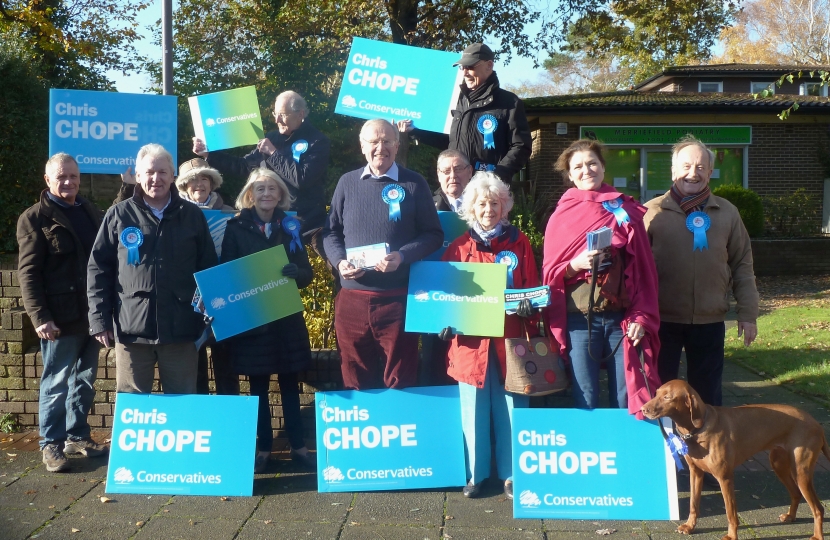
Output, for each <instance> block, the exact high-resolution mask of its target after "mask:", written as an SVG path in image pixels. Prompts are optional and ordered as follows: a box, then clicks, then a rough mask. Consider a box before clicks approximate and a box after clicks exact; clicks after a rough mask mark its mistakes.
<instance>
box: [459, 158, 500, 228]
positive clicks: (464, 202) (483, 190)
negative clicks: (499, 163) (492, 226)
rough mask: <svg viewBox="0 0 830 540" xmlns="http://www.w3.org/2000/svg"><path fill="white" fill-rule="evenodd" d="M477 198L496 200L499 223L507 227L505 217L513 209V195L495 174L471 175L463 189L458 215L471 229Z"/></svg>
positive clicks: (474, 220) (480, 173)
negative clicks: (499, 204)
mask: <svg viewBox="0 0 830 540" xmlns="http://www.w3.org/2000/svg"><path fill="white" fill-rule="evenodd" d="M479 197H487V198H488V199H496V200H498V201H499V202H500V203H501V216H500V218H499V221H500V222H501V223H502V225H507V224H508V223H509V222H508V221H507V215H508V214H509V213H510V210H511V209H512V208H513V194H511V193H510V188H509V187H508V186H507V184H505V183H504V182H502V180H501V178H499V177H498V176H497V175H496V174H495V173H492V172H484V171H479V172H477V173H475V174H474V175H473V178H472V179H471V180H470V183H469V184H467V187H465V188H464V192H463V193H462V194H461V209H460V210H459V211H458V215H460V216H461V219H463V220H464V221H466V222H467V224H468V225H469V226H470V227H472V226H473V224H474V223H475V222H476V221H477V220H476V216H475V203H476V200H478V198H479Z"/></svg>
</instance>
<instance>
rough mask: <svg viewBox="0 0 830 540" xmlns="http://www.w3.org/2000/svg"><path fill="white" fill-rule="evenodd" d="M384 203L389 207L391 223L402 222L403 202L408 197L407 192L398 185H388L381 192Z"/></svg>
mask: <svg viewBox="0 0 830 540" xmlns="http://www.w3.org/2000/svg"><path fill="white" fill-rule="evenodd" d="M380 195H381V197H382V198H383V202H385V203H386V204H388V205H389V221H400V220H401V202H402V201H403V200H404V198H405V197H406V191H405V190H404V189H403V187H401V186H399V185H398V184H387V185H385V186H384V187H383V191H382V192H381V194H380Z"/></svg>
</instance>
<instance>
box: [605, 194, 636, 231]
mask: <svg viewBox="0 0 830 540" xmlns="http://www.w3.org/2000/svg"><path fill="white" fill-rule="evenodd" d="M602 207H603V208H605V209H606V210H608V211H609V212H611V213H612V214H614V217H615V218H616V220H617V225H622V224H623V223H629V222H630V221H631V220H630V219H629V218H628V212H626V211H625V209H624V208H623V199H622V197H617V198H616V199H614V200H613V201H604V202H603V203H602Z"/></svg>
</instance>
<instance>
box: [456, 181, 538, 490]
mask: <svg viewBox="0 0 830 540" xmlns="http://www.w3.org/2000/svg"><path fill="white" fill-rule="evenodd" d="M461 200H462V202H461V210H459V214H460V215H461V217H462V218H464V219H465V220H466V221H467V223H468V224H469V225H470V230H469V231H467V232H466V233H464V235H463V236H461V237H459V238H458V239H456V240H455V241H454V242H453V243H452V244H451V245H450V247H449V248H447V251H446V252H445V253H444V257H443V260H445V261H452V262H473V263H497V264H508V265H509V267H508V270H507V273H508V278H507V284H506V285H507V287H508V288H516V289H524V288H529V287H536V286H538V285H539V274H538V271H537V269H536V260H535V259H534V258H533V251H532V250H531V248H530V242H529V241H528V239H527V237H526V236H525V235H524V233H522V232H521V231H520V230H519V229H517V228H516V227H514V226H513V225H510V223H509V222H508V221H507V215H508V213H509V212H510V209H511V208H512V207H513V199H512V196H511V195H510V188H508V187H507V184H505V183H504V182H502V181H501V180H500V179H499V177H498V176H496V175H495V174H493V173H490V172H479V173H476V174H475V176H473V178H472V180H470V183H469V184H467V187H466V188H465V189H464V193H463V194H462V195H461ZM518 311H519V313H521V315H522V316H524V317H529V316H531V315H532V310H531V309H530V306H529V304H527V305H523V306H521V309H519V310H518ZM525 323H526V324H527V326H528V328H529V330H530V333H531V334H535V328H536V327H535V324H534V323H533V321H525ZM522 335H524V332H523V331H522V321H521V318H520V317H519V315H505V321H504V337H519V336H522ZM441 338H442V339H452V343H451V344H450V350H449V367H448V369H447V374H448V375H449V376H450V377H452V378H453V379H455V380H457V381H458V383H459V384H458V386H459V390H460V394H461V424H462V428H463V431H464V445H465V450H466V453H467V468H468V470H467V477H468V478H469V481H468V483H467V485H466V486H465V487H464V491H463V492H464V496H466V497H476V496H477V495H478V494H479V492H480V489H481V483H482V482H483V481H484V480H485V479H486V478H487V477H489V476H490V456H491V448H490V418H491V415H492V420H493V424H492V425H493V430H494V431H495V445H496V465H497V469H498V474H499V478H500V479H501V480H504V493H505V494H506V495H507V497H508V498H511V499H512V498H513V480H512V477H513V464H512V458H511V441H512V437H511V425H512V417H513V409H514V408H516V407H518V408H522V407H527V406H528V401H529V398H528V397H527V396H523V395H520V394H510V393H508V392H505V390H504V379H505V372H506V369H505V350H504V338H488V337H477V336H460V335H453V334H452V330H451V329H450V328H447V329H444V330H443V331H442V332H441Z"/></svg>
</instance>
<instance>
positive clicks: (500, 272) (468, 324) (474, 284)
mask: <svg viewBox="0 0 830 540" xmlns="http://www.w3.org/2000/svg"><path fill="white" fill-rule="evenodd" d="M506 283H507V265H505V264H487V263H458V262H431V261H421V262H416V263H414V264H413V265H412V268H411V269H410V271H409V290H408V292H407V299H406V324H405V329H406V331H407V332H421V333H424V334H437V333H439V332H440V331H441V330H443V329H444V328H446V327H448V326H449V327H451V328H452V330H453V332H454V333H456V334H461V335H465V336H489V337H501V336H503V335H504V289H505V284H506Z"/></svg>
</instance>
